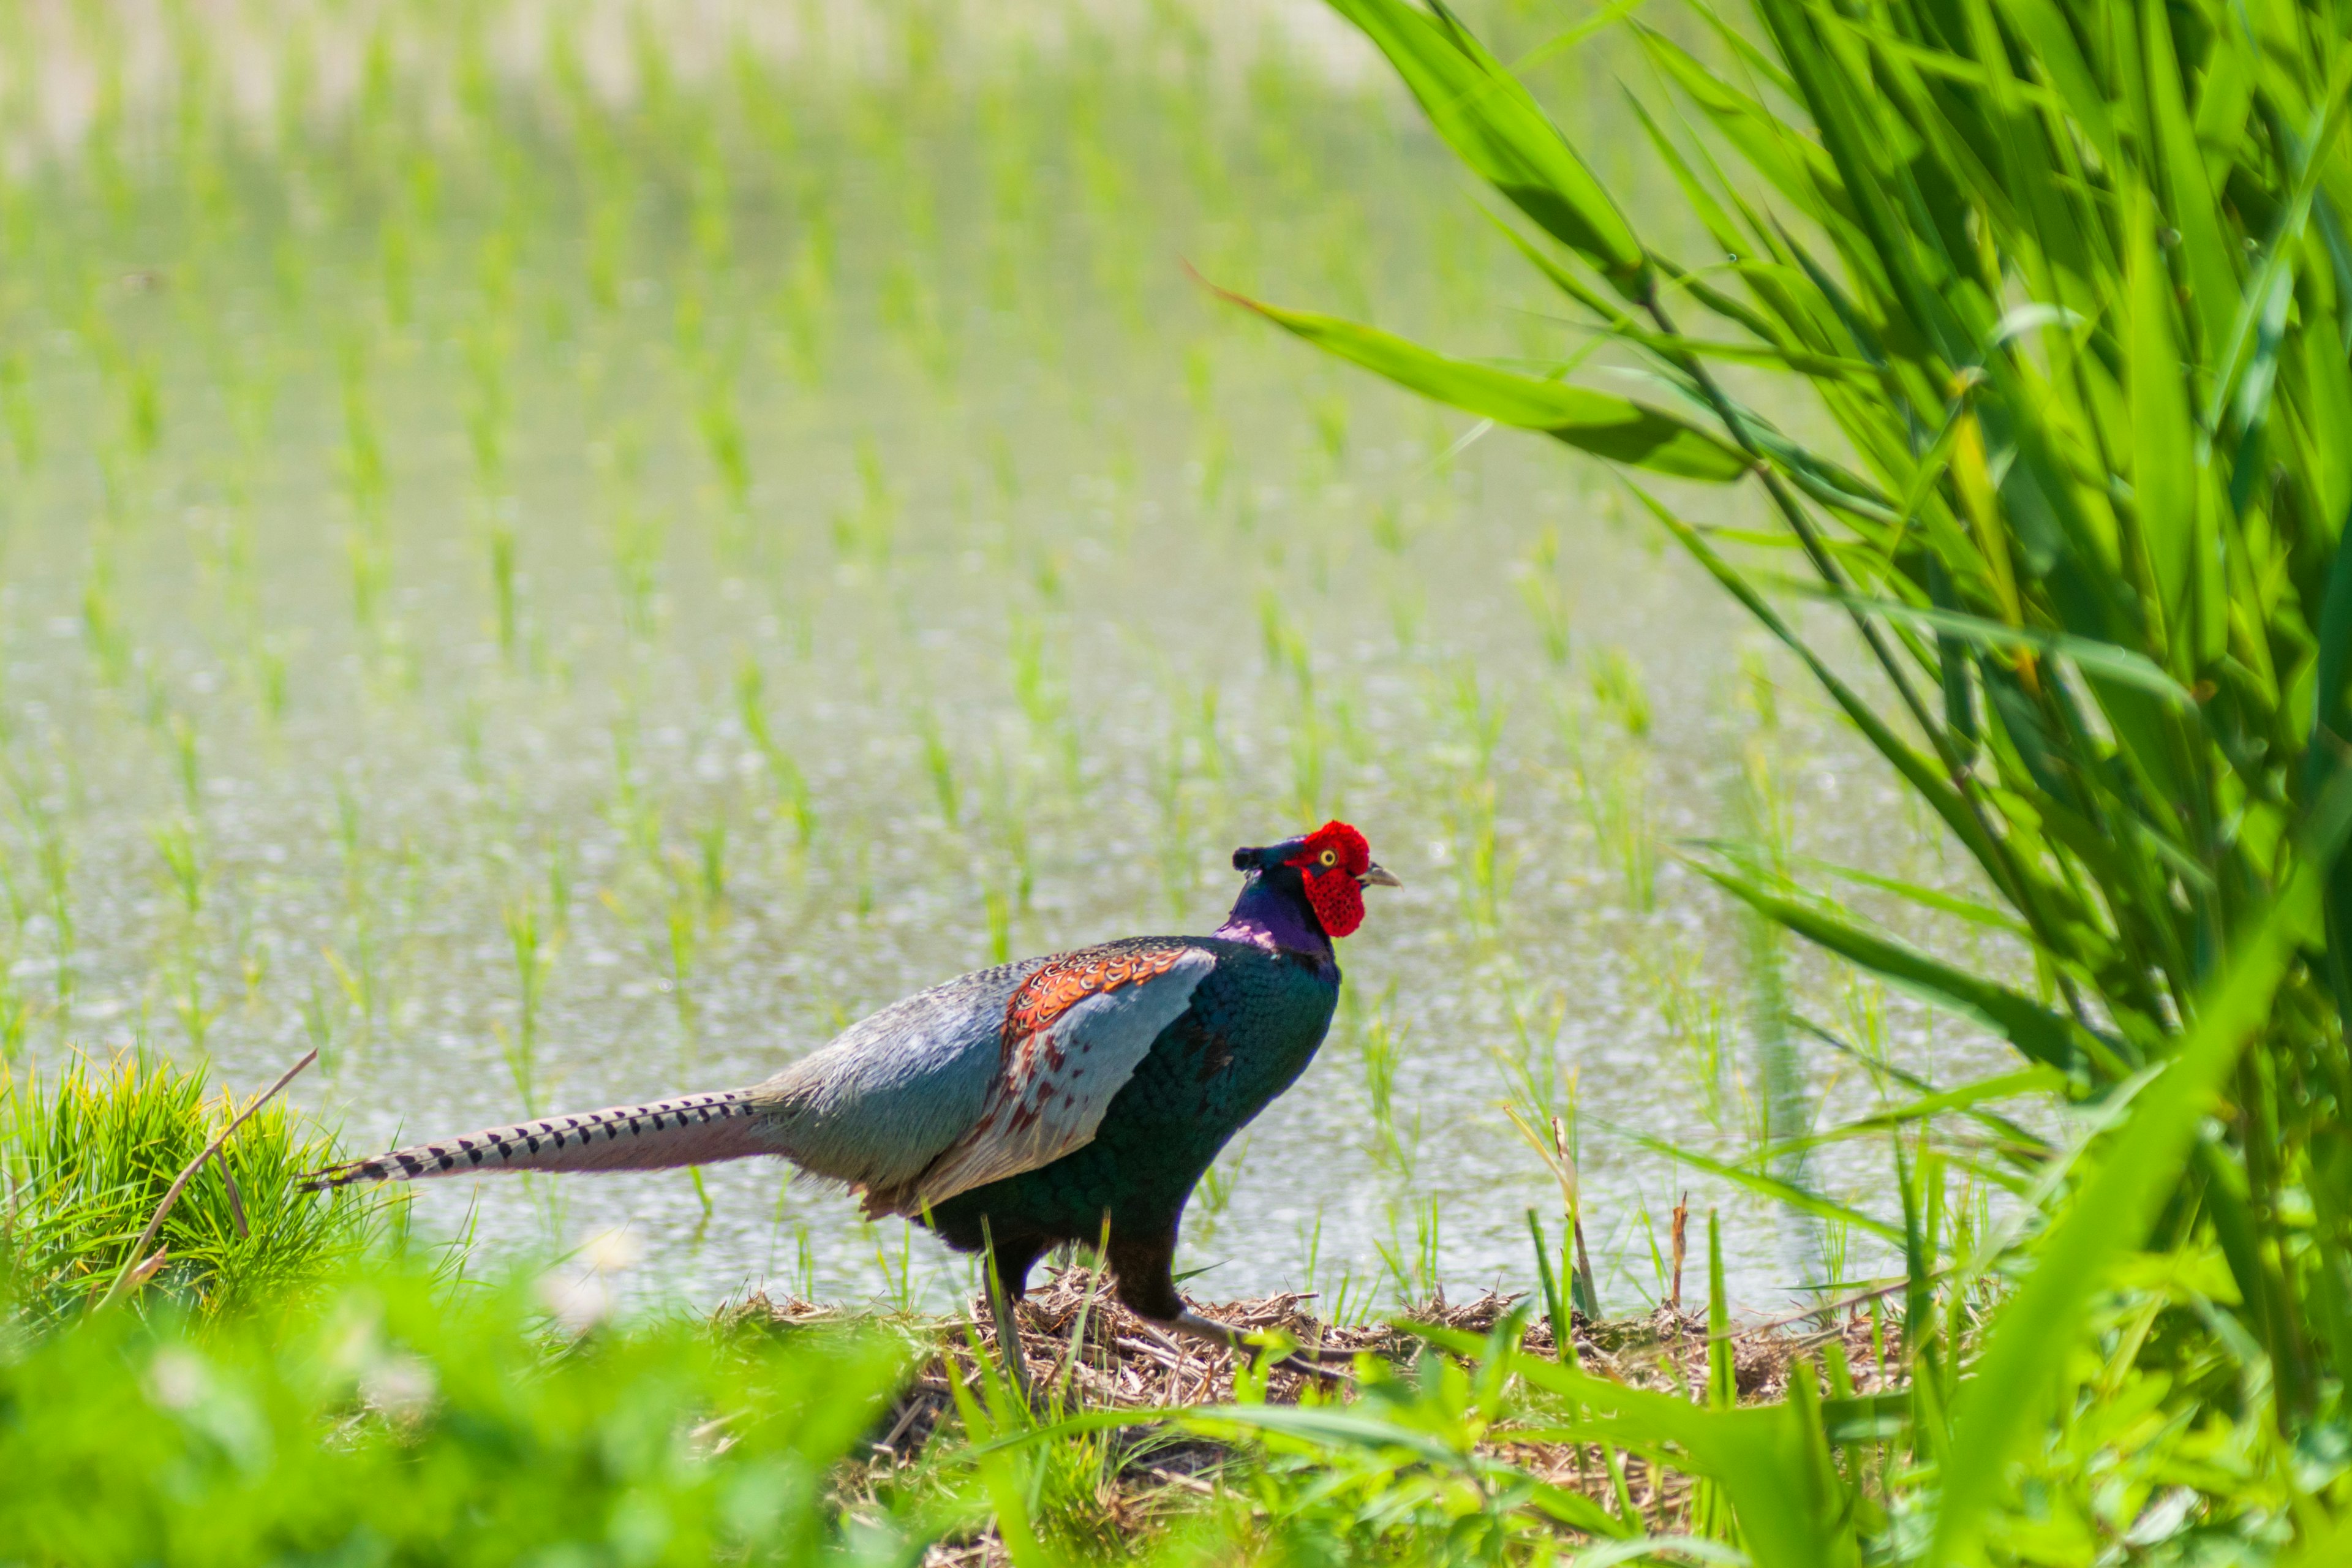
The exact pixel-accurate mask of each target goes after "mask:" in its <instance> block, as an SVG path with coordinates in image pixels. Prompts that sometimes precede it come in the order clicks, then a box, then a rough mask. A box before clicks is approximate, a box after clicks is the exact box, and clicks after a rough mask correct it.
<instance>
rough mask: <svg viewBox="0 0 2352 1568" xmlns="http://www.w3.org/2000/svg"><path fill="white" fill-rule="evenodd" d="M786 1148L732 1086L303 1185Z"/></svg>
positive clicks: (613, 1165)
mask: <svg viewBox="0 0 2352 1568" xmlns="http://www.w3.org/2000/svg"><path fill="white" fill-rule="evenodd" d="M778 1152H781V1151H779V1150H778V1149H777V1148H776V1147H775V1146H774V1145H773V1144H772V1143H770V1142H767V1141H766V1140H764V1139H762V1138H761V1136H760V1135H759V1120H758V1109H757V1107H755V1106H754V1105H753V1104H752V1101H751V1094H750V1092H749V1091H748V1090H744V1089H726V1090H723V1091H721V1092H719V1093H717V1094H688V1095H681V1096H679V1097H678V1098H677V1099H676V1100H655V1101H654V1102H653V1103H652V1104H650V1105H623V1106H615V1107H614V1108H613V1109H612V1110H588V1111H582V1112H580V1113H579V1114H577V1115H572V1116H550V1117H548V1118H546V1119H545V1120H543V1121H525V1122H521V1123H519V1124H518V1125H516V1126H513V1127H493V1128H491V1129H489V1130H488V1131H484V1132H468V1133H467V1134H466V1135H465V1136H464V1137H462V1138H441V1139H436V1140H435V1141H434V1142H430V1143H413V1144H411V1145H409V1146H408V1147H407V1148H405V1149H394V1151H393V1152H391V1153H389V1154H377V1155H374V1156H373V1157H372V1158H370V1159H365V1160H352V1161H349V1162H347V1163H343V1164H341V1165H330V1166H328V1167H327V1168H326V1169H325V1170H323V1171H314V1172H312V1173H310V1175H309V1176H308V1177H306V1178H304V1185H305V1186H307V1187H308V1188H310V1190H311V1191H313V1192H315V1191H317V1190H319V1189H320V1188H322V1187H340V1186H344V1185H346V1184H350V1183H352V1182H413V1181H420V1180H422V1179H424V1178H425V1177H427V1176H459V1175H464V1174H466V1173H467V1172H470V1171H655V1170H661V1169H663V1168H665V1167H667V1166H671V1165H704V1164H709V1163H711V1162H712V1161H715V1160H740V1159H742V1158H743V1157H744V1156H746V1155H749V1154H773V1153H778Z"/></svg>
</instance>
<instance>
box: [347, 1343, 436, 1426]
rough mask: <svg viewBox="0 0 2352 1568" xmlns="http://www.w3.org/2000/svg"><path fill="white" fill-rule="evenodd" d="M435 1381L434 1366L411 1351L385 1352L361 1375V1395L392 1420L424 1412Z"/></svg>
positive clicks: (371, 1405)
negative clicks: (405, 1353)
mask: <svg viewBox="0 0 2352 1568" xmlns="http://www.w3.org/2000/svg"><path fill="white" fill-rule="evenodd" d="M435 1388H436V1383H435V1380H434V1377H433V1369H432V1368H431V1367H429V1366H427V1365H425V1363H423V1362H421V1361H419V1360H417V1359H416V1358H415V1356H413V1355H394V1356H385V1357H384V1358H383V1360H381V1361H379V1362H377V1363H375V1364H374V1365H373V1366H371V1367H369V1368H368V1369H367V1372H366V1373H364V1374H363V1375H362V1377H361V1378H360V1397H361V1398H362V1400H364V1401H366V1402H367V1404H368V1405H369V1407H370V1408H372V1409H374V1410H377V1411H380V1412H382V1413H383V1415H387V1416H389V1417H391V1418H392V1419H393V1420H394V1421H406V1420H410V1419H412V1418H414V1417H415V1416H418V1415H423V1414H424V1413H425V1406H427V1405H431V1404H432V1403H433V1393H434V1390H435Z"/></svg>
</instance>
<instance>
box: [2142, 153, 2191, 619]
mask: <svg viewBox="0 0 2352 1568" xmlns="http://www.w3.org/2000/svg"><path fill="white" fill-rule="evenodd" d="M2126 215H2127V216H2126V223H2125V227H2126V229H2127V230H2128V232H2127V233H2126V235H2125V237H2124V244H2125V257H2126V268H2125V273H2126V279H2125V280H2126V289H2127V293H2128V297H2129V300H2130V311H2131V322H2130V325H2131V332H2130V338H2129V342H2130V346H2131V360H2130V387H2131V426H2132V489H2133V491H2134V495H2135V499H2136V500H2137V503H2138V508H2139V528H2140V537H2141V539H2142V541H2143V542H2145V545H2146V548H2147V554H2148V561H2149V563H2150V564H2151V565H2152V566H2153V567H2154V568H2155V574H2156V590H2157V595H2158V600H2159V602H2160V603H2161V605H2162V607H2163V613H2164V615H2165V616H2166V618H2167V620H2168V622H2169V623H2170V624H2171V625H2172V626H2174V627H2175V628H2176V635H2177V633H2178V628H2179V626H2180V625H2181V622H2180V620H2179V616H2180V615H2181V612H2182V610H2183V609H2184V608H2185V607H2186V605H2187V604H2188V587H2189V569H2190V565H2191V562H2190V555H2191V552H2193V551H2194V549H2195V548H2196V532H2197V471H2196V464H2197V427H2196V426H2195V425H2194V424H2192V423H2191V422H2190V420H2189V393H2188V389H2187V387H2186V386H2185V384H2184V383H2183V365H2184V359H2185V356H2183V355H2182V353H2181V352H2180V342H2179V338H2178V337H2177V336H2176V335H2175V334H2174V331H2173V319H2172V279H2171V276H2170V275H2169V274H2168V273H2167V272H2166V271H2165V269H2164V263H2163V262H2162V260H2160V259H2159V258H2158V256H2157V253H2156V234H2155V229H2156V214H2155V211H2154V209H2153V207H2152V205H2150V204H2149V203H2148V202H2147V199H2146V197H2145V196H2140V197H2138V198H2137V199H2136V200H2134V201H2132V202H2131V203H2130V204H2129V205H2127V206H2126Z"/></svg>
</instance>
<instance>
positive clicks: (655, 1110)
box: [311, 822, 1396, 1345]
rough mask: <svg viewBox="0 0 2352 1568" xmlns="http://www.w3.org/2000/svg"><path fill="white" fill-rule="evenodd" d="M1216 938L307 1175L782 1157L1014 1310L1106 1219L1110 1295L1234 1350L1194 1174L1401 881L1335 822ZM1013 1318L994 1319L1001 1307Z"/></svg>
mask: <svg viewBox="0 0 2352 1568" xmlns="http://www.w3.org/2000/svg"><path fill="white" fill-rule="evenodd" d="M1234 869H1236V870H1238V871H1241V872H1243V873H1244V881H1243V883H1242V889H1241V896H1240V897H1239V898H1238V899H1237V900H1234V908H1233V912H1232V913H1231V914H1230V915H1228V916H1227V917H1226V918H1225V922H1224V924H1223V925H1221V926H1219V927H1218V928H1217V929H1216V931H1214V932H1213V933H1212V934H1211V935H1208V936H1205V937H1198V936H1141V937H1129V938H1127V939H1125V940H1124V941H1119V942H1105V943H1103V944H1102V945H1100V946H1097V947H1087V948H1081V949H1079V950H1077V951H1076V952H1065V953H1056V954H1054V955H1052V956H1049V957H1044V958H1029V959H1024V960H1022V961H1021V962H1019V963H1006V964H1000V965H998V966H997V967H995V968H993V969H983V970H981V971H979V972H977V973H971V974H966V975H963V976H961V978H959V979H955V980H950V981H949V982H948V983H947V984H943V985H935V986H933V987H931V988H930V989H929V990H928V991H919V992H917V993H916V994H914V995H912V996H909V997H908V998H906V999H905V1000H904V1001H902V1002H898V1003H897V1004H895V1005H891V1006H888V1007H886V1008H884V1009H883V1010H882V1011H881V1012H879V1013H877V1014H875V1015H874V1016H872V1017H869V1018H867V1019H866V1020H864V1021H863V1022H861V1023H858V1024H856V1025H853V1026H850V1028H849V1029H847V1030H846V1031H845V1032H844V1033H843V1034H842V1035H841V1036H840V1037H838V1038H836V1039H835V1040H834V1041H833V1042H832V1043H831V1044H830V1045H828V1046H825V1047H823V1048H822V1049H820V1050H817V1051H815V1052H813V1053H812V1054H810V1055H809V1056H807V1057H805V1058H802V1059H801V1060H799V1061H797V1062H794V1063H793V1065H792V1066H790V1067H788V1068H785V1069H784V1070H783V1071H782V1072H780V1073H778V1074H776V1076H775V1077H773V1078H772V1079H768V1080H767V1081H766V1082H764V1083H761V1084H758V1085H755V1086H753V1087H752V1088H750V1089H726V1090H721V1091H719V1092H718V1093H715V1094H689V1095H684V1096H680V1097H679V1098H677V1099H675V1100H656V1101H655V1102H653V1103H651V1104H647V1105H632V1106H625V1107H620V1108H617V1109H614V1110H593V1111H584V1112H582V1113H580V1114H577V1115H570V1116H551V1117H548V1118H545V1119H544V1120H541V1121H527V1122H523V1123H521V1124H520V1125H518V1126H513V1127H499V1128H494V1129H491V1130H489V1131H482V1132H475V1133H469V1134H467V1136H465V1137H461V1138H443V1139H436V1140H435V1141H434V1142H429V1143H420V1144H415V1145H414V1146H412V1147H409V1148H405V1149H398V1150H394V1152H391V1153H388V1154H379V1155H377V1156H375V1157H374V1158H373V1159H366V1160H354V1161H352V1162H351V1163H347V1164H341V1165H336V1166H332V1167H331V1168H329V1169H327V1170H324V1171H320V1172H319V1173H317V1174H316V1175H314V1176H313V1177H312V1178H311V1182H312V1184H313V1185H315V1186H339V1185H341V1184H344V1183H347V1182H360V1181H413V1180H419V1179H422V1178H425V1177H430V1176H446V1175H464V1174H467V1173H473V1172H478V1171H483V1172H487V1171H642V1170H652V1169H658V1168H662V1167H666V1166H674V1165H694V1164H703V1163H710V1162H713V1161H719V1160H735V1159H741V1158H744V1157H746V1156H749V1155H754V1154H780V1155H782V1156H783V1157H784V1158H785V1159H787V1160H790V1161H791V1162H792V1163H794V1164H796V1165H798V1166H800V1167H801V1168H802V1169H803V1170H804V1171H807V1172H810V1173H813V1174H815V1175H817V1176H821V1177H824V1178H828V1179H830V1180H832V1181H835V1182H839V1183H842V1184H845V1185H847V1186H848V1187H849V1188H851V1189H852V1190H853V1191H855V1192H856V1193H857V1194H860V1195H861V1196H862V1197H863V1198H864V1200H865V1207H866V1213H868V1214H870V1215H884V1214H893V1215H905V1216H906V1217H908V1219H911V1220H914V1221H917V1222H918V1223H919V1224H922V1225H926V1226H929V1227H930V1228H931V1229H932V1230H934V1231H936V1232H938V1234H939V1235H940V1237H941V1238H942V1239H944V1240H945V1241H946V1242H947V1243H948V1245H949V1246H950V1247H955V1248H957V1249H958V1250H959V1251H963V1252H980V1251H983V1250H985V1251H987V1252H989V1253H990V1255H991V1261H992V1264H993V1271H994V1275H995V1278H996V1279H997V1280H998V1281H999V1282H1000V1283H1001V1288H1002V1290H1003V1293H1004V1295H1005V1296H1007V1297H1010V1298H1011V1299H1013V1300H1018V1299H1019V1298H1020V1296H1021V1294H1022V1291H1023V1289H1024V1287H1025V1286H1026V1284H1027V1280H1028V1275H1029V1270H1030V1269H1031V1268H1032V1267H1034V1265H1035V1263H1036V1261H1037V1259H1038V1258H1040V1257H1042V1256H1044V1254H1045V1252H1046V1251H1047V1250H1048V1249H1049V1248H1051V1247H1054V1246H1055V1245H1056V1244H1057V1243H1060V1242H1066V1241H1071V1242H1081V1243H1085V1244H1087V1245H1094V1244H1097V1243H1098V1242H1100V1241H1101V1240H1102V1238H1103V1236H1104V1230H1105V1226H1106V1225H1107V1226H1108V1237H1109V1239H1108V1263H1109V1265H1110V1268H1111V1271H1112V1272H1113V1273H1114V1274H1115V1275H1116V1276H1117V1278H1118V1297H1119V1300H1121V1301H1122V1302H1124V1303H1125V1304H1126V1305H1127V1306H1128V1308H1129V1310H1132V1311H1134V1312H1135V1313H1136V1314H1137V1315H1138V1316H1139V1317H1142V1318H1145V1319H1147V1320H1150V1321H1153V1322H1156V1323H1158V1324H1160V1325H1162V1326H1163V1327H1165V1328H1168V1329H1172V1330H1178V1331H1183V1332H1187V1333H1191V1334H1193V1335H1196V1336H1198V1337H1201V1338H1204V1339H1209V1340H1213V1341H1214V1342H1218V1343H1221V1344H1227V1345H1231V1344H1234V1343H1236V1342H1238V1336H1237V1335H1235V1334H1234V1331H1232V1330H1230V1329H1228V1328H1226V1327H1225V1326H1223V1325H1222V1324H1218V1323H1213V1322H1211V1321H1208V1320H1206V1319H1203V1318H1201V1317H1199V1316H1197V1315H1196V1314H1193V1313H1192V1312H1190V1311H1188V1310H1186V1309H1185V1306H1184V1302H1183V1300H1182V1298H1181V1297H1180V1296H1179V1295H1178V1294H1177V1293H1176V1282H1175V1279H1174V1277H1173V1275H1172V1273H1171V1265H1172V1263H1173V1260H1174V1258H1175V1251H1176V1227H1177V1222H1178V1220H1179V1219H1180V1218H1181V1215H1182V1214H1183V1212H1184V1203H1185V1200H1186V1199H1187V1198H1188V1197H1190V1196H1191V1195H1192V1187H1193V1184H1195V1183H1197V1182H1198V1181H1199V1180H1200V1179H1201V1176H1202V1173H1203V1172H1205V1171H1207V1170H1208V1168H1209V1166H1210V1164H1211V1163H1213V1161H1214V1160H1215V1159H1216V1157H1217V1152H1218V1151H1219V1150H1221V1149H1223V1147H1224V1145H1225V1142H1226V1141H1227V1140H1228V1139H1230V1138H1232V1137H1233V1135H1234V1133H1235V1132H1237V1131H1240V1130H1241V1129H1242V1128H1243V1127H1244V1126H1246V1125H1247V1124H1248V1122H1249V1121H1250V1119H1251V1118H1252V1117H1255V1115H1256V1114H1257V1113H1258V1112H1259V1111H1261V1110H1265V1107H1266V1105H1267V1104H1268V1103H1269V1102H1271V1101H1272V1100H1273V1099H1274V1098H1275V1096H1276V1095H1278V1094H1280V1093H1281V1092H1282V1091H1283V1090H1284V1089H1288V1088H1289V1087H1290V1085H1291V1084H1292V1083H1293V1082H1294V1081H1296V1080H1297V1078H1298V1075H1299V1074H1300V1073H1301V1072H1304V1071H1305V1070H1306V1068H1307V1063H1308V1062H1309V1061H1311V1060H1313V1059H1314V1056H1315V1052H1316V1048H1317V1047H1318V1046H1320V1045H1321V1044H1322V1042H1323V1036H1324V1033H1325V1031H1326V1030H1327V1029H1328V1028H1329V1026H1330V1023H1331V1014H1332V1010H1333V1008H1334V1007H1335V1006H1336V1005H1338V1003H1339V963H1338V962H1337V959H1336V957H1335V955H1334V953H1333V952H1332V946H1331V943H1332V941H1333V939H1334V938H1338V937H1344V936H1347V935H1349V934H1350V933H1351V932H1353V931H1355V930H1356V928H1357V927H1358V926H1359V925H1360V924H1361V923H1362V921H1363V918H1364V900H1363V889H1364V888H1365V887H1367V886H1382V887H1393V886H1395V885H1396V879H1395V878H1394V877H1393V876H1391V875H1390V874H1389V873H1388V872H1387V871H1386V870H1384V869H1382V868H1381V867H1380V866H1379V865H1377V864H1375V863H1374V862H1373V860H1372V858H1371V852H1370V846H1368V845H1367V844H1366V843H1365V841H1364V836H1363V835H1362V834H1360V833H1359V832H1357V831H1356V830H1355V829H1354V828H1353V827H1350V826H1348V825H1347V824H1346V823H1344V822H1330V823H1326V824H1325V825H1324V826H1321V827H1319V828H1318V829H1317V830H1316V831H1314V832H1313V833H1310V834H1307V835H1306V836H1305V837H1298V838H1290V839H1286V840H1284V841H1283V842H1281V843H1279V844H1273V845H1268V846H1266V847H1263V848H1251V849H1236V850H1235V851H1234ZM998 1307H999V1310H1000V1311H1002V1310H1003V1301H1002V1300H999V1302H998Z"/></svg>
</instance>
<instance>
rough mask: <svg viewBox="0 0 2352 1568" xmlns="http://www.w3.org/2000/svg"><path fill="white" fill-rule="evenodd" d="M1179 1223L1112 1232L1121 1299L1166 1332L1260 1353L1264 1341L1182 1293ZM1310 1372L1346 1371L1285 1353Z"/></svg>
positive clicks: (1238, 1352) (1313, 1374)
mask: <svg viewBox="0 0 2352 1568" xmlns="http://www.w3.org/2000/svg"><path fill="white" fill-rule="evenodd" d="M1175 1262H1176V1227H1175V1226H1174V1224H1173V1223H1172V1222H1171V1224H1170V1225H1169V1226H1168V1228H1167V1230H1166V1231H1165V1232H1158V1231H1155V1232H1152V1233H1150V1234H1147V1235H1146V1236H1144V1237H1140V1238H1138V1237H1121V1236H1119V1235H1118V1234H1117V1233H1116V1232H1114V1233H1113V1234H1112V1236H1111V1238H1110V1267H1111V1272H1112V1273H1114V1274H1116V1275H1118V1299H1119V1300H1120V1301H1121V1302H1123V1303H1125V1304H1126V1307H1127V1310H1129V1311H1130V1312H1133V1313H1134V1314H1135V1315H1136V1316H1137V1317H1139V1318H1141V1319H1142V1320H1144V1321H1146V1322H1148V1323H1150V1324H1151V1325H1152V1326H1153V1327H1155V1328H1157V1329H1159V1330H1160V1331H1162V1332H1166V1333H1178V1334H1190V1335H1192V1337H1193V1338H1194V1339H1196V1340H1206V1341H1207V1342H1210V1343H1211V1344H1213V1345H1220V1346H1223V1348H1224V1349H1226V1350H1229V1351H1232V1352H1234V1354H1236V1355H1241V1356H1250V1355H1255V1354H1256V1353H1257V1350H1258V1347H1257V1346H1255V1345H1253V1344H1251V1343H1250V1342H1249V1339H1248V1337H1247V1336H1246V1335H1244V1333H1243V1332H1242V1331H1240V1330H1238V1329H1234V1328H1228V1327H1227V1326H1226V1325H1224V1324H1223V1323H1220V1322H1216V1321H1213V1320H1212V1319H1208V1318H1204V1317H1202V1316H1201V1314H1200V1313H1198V1312H1195V1311H1193V1310H1191V1309H1190V1308H1188V1307H1186V1306H1185V1305H1184V1298H1183V1297H1181V1296H1180V1295H1178V1294H1177V1293H1176V1275H1175ZM1279 1364H1282V1365H1286V1366H1288V1367H1289V1368H1290V1369H1291V1370H1292V1371H1294V1372H1303V1373H1307V1375H1308V1376H1310V1377H1341V1376H1344V1375H1345V1374H1344V1373H1338V1372H1334V1371H1332V1370H1331V1369H1330V1368H1328V1367H1326V1366H1318V1365H1317V1364H1316V1363H1315V1361H1314V1360H1310V1359H1307V1356H1306V1355H1303V1354H1293V1355H1288V1356H1285V1357H1284V1358H1283V1359H1282V1362H1281V1363H1279Z"/></svg>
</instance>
